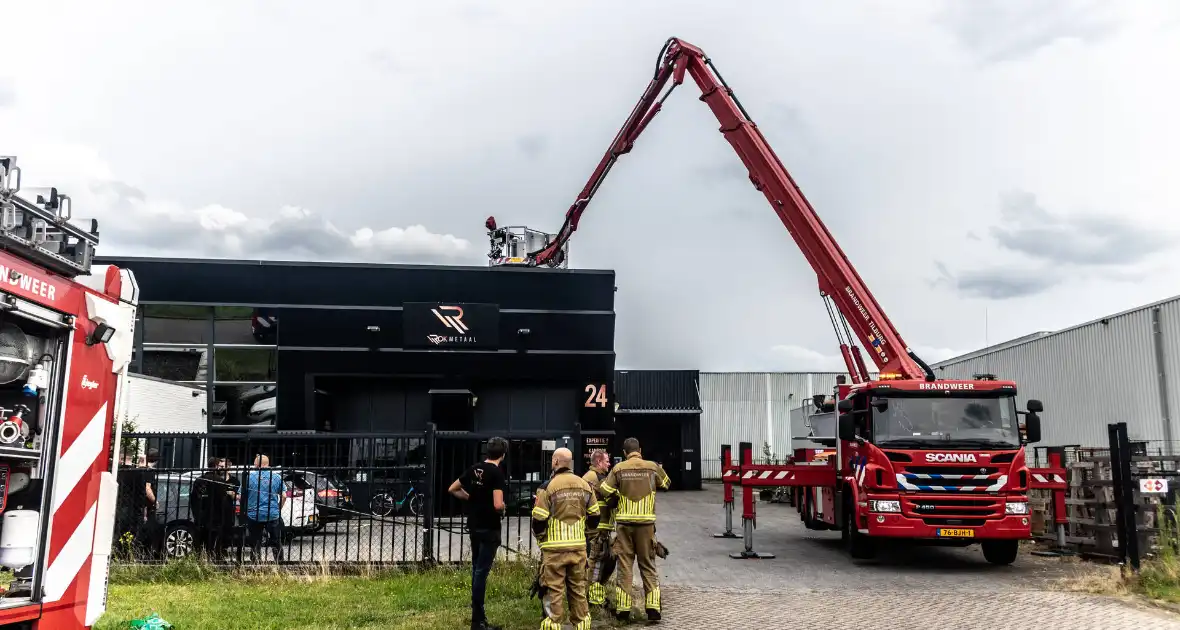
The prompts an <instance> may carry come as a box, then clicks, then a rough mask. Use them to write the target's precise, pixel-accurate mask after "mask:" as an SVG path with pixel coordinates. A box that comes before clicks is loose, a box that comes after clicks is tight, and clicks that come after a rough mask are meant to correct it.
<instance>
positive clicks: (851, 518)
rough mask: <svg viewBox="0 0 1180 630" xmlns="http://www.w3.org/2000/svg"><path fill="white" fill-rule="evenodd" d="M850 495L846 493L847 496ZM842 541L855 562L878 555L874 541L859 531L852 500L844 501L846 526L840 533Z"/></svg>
mask: <svg viewBox="0 0 1180 630" xmlns="http://www.w3.org/2000/svg"><path fill="white" fill-rule="evenodd" d="M850 494H851V493H847V492H846V493H845V496H849V495H850ZM840 539H841V540H842V541H843V542H844V546H845V548H846V549H848V555H849V556H851V557H852V559H853V560H870V559H872V558H873V556H874V555H876V553H875V549H874V548H873V539H872V538H869V537H868V536H866V535H864V534H862V533H860V532H859V531H857V528H856V510H855V509H854V506H853V504H852V501H851V500H850V499H845V501H844V526H843V527H842V528H841V531H840Z"/></svg>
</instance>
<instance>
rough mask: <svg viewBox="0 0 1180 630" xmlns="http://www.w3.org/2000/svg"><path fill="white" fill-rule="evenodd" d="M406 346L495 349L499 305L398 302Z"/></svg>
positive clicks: (498, 333)
mask: <svg viewBox="0 0 1180 630" xmlns="http://www.w3.org/2000/svg"><path fill="white" fill-rule="evenodd" d="M402 321H403V324H404V325H403V329H404V335H405V337H404V339H403V343H402V345H403V346H404V347H406V348H426V349H439V350H443V349H463V348H471V349H480V350H489V349H497V348H499V346H500V306H499V305H498V304H462V303H457V302H406V303H404V304H402Z"/></svg>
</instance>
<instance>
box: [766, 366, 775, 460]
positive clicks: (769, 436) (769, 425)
mask: <svg viewBox="0 0 1180 630" xmlns="http://www.w3.org/2000/svg"><path fill="white" fill-rule="evenodd" d="M773 402H774V395H773V394H772V393H771V390H770V372H767V373H766V443H767V444H769V445H770V452H771V453H773V452H774V405H773V404H772V403H773Z"/></svg>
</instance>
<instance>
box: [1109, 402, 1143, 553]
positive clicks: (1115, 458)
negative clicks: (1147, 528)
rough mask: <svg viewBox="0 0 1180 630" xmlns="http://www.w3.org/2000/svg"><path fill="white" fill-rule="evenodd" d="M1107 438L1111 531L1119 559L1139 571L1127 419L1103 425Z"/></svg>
mask: <svg viewBox="0 0 1180 630" xmlns="http://www.w3.org/2000/svg"><path fill="white" fill-rule="evenodd" d="M1107 432H1108V435H1109V438H1110V476H1111V482H1112V484H1113V486H1114V503H1115V531H1116V532H1117V536H1118V541H1119V560H1120V561H1122V562H1123V563H1126V564H1129V565H1130V566H1131V570H1132V571H1135V572H1136V573H1138V572H1139V527H1138V521H1139V519H1138V514H1137V508H1136V506H1135V480H1134V478H1133V477H1132V475H1131V442H1130V440H1129V439H1128V436H1127V423H1126V422H1118V423H1115V424H1109V425H1107Z"/></svg>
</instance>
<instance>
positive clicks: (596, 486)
mask: <svg viewBox="0 0 1180 630" xmlns="http://www.w3.org/2000/svg"><path fill="white" fill-rule="evenodd" d="M582 479H583V480H585V481H586V483H588V484H590V488H591V489H593V490H594V496H595V497H596V498H597V499H598V531H611V530H613V529H614V528H615V517H614V514H612V513H611V508H610V506H609V505H607V504H606V495H604V494H602V481H603V480H604V479H606V475H604V474H602V473H600V472H598V471H597V470H595V469H593V468H591V469H590V470H589V471H587V472H586V474H585V475H582Z"/></svg>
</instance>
